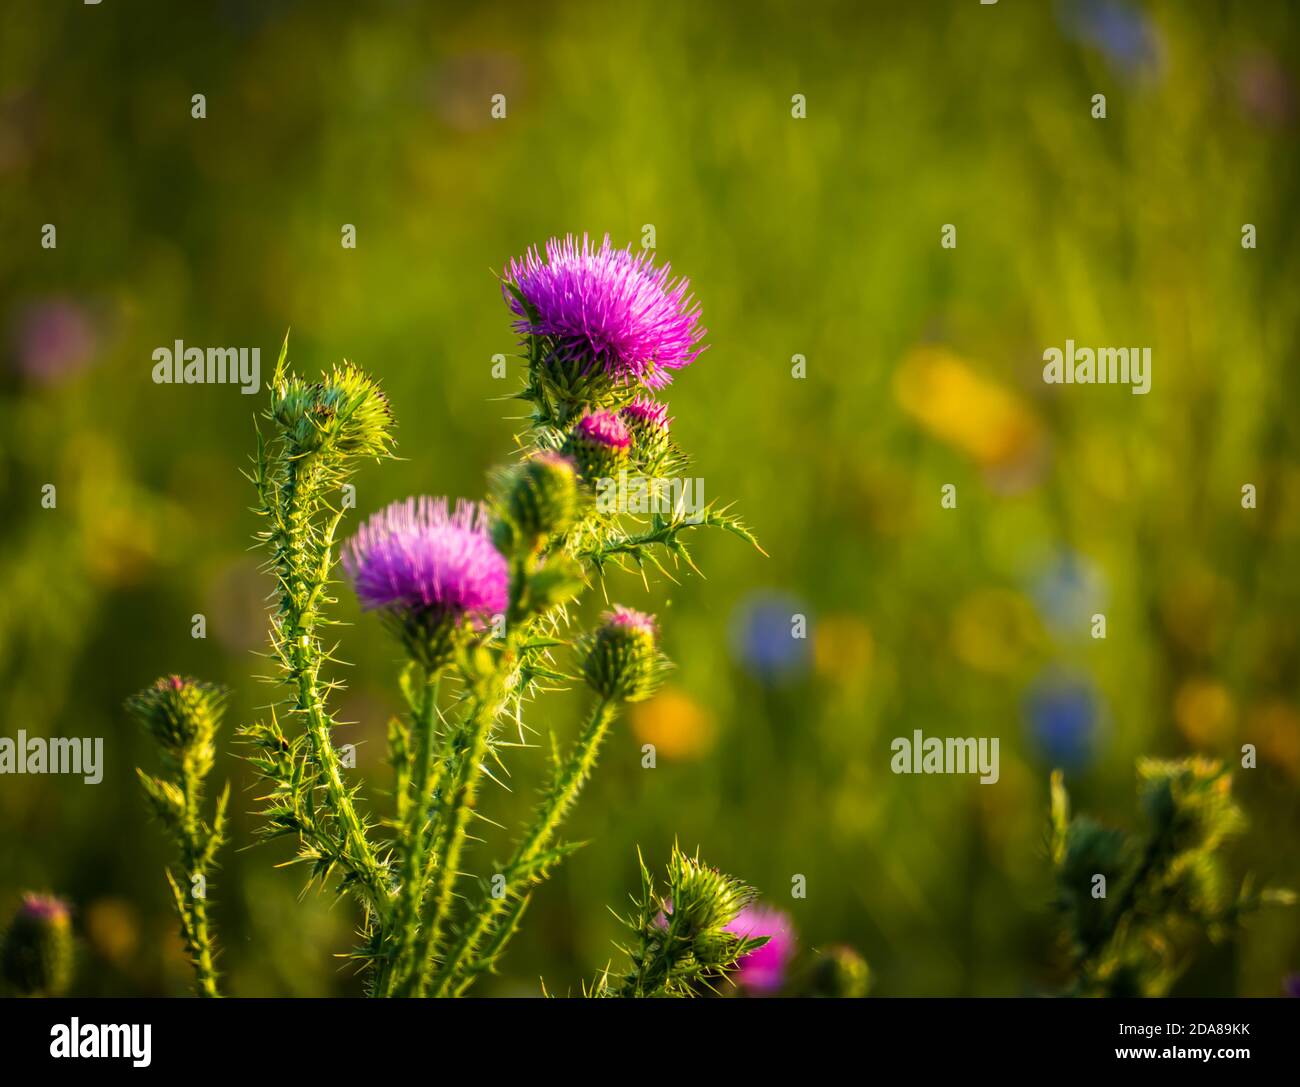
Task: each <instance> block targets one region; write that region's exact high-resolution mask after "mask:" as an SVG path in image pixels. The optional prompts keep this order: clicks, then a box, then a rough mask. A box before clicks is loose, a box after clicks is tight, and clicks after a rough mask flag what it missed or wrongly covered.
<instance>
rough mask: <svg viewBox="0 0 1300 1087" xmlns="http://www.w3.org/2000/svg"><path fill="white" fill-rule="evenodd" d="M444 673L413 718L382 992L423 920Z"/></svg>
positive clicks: (405, 960)
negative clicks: (414, 747) (413, 746)
mask: <svg viewBox="0 0 1300 1087" xmlns="http://www.w3.org/2000/svg"><path fill="white" fill-rule="evenodd" d="M440 687H441V673H435V674H433V675H427V674H426V675H425V676H424V677H423V682H422V684H421V688H420V702H419V705H418V706H417V707H416V712H415V717H414V721H413V724H414V726H415V732H416V737H417V739H418V740H419V745H420V747H419V752H418V757H417V760H416V763H415V773H414V776H413V777H412V779H411V797H410V801H409V804H410V806H409V808H408V809H407V814H406V820H405V822H404V825H403V826H402V828H401V841H402V843H403V847H404V853H403V858H402V882H401V887H400V889H399V891H398V900H397V906H396V911H395V917H394V921H393V931H394V933H395V934H396V940H397V945H396V947H395V948H394V949H393V951H392V954H391V955H390V956H389V958H388V959H386V960H385V962H384V965H383V968H382V971H381V976H380V983H379V992H381V993H383V994H384V995H391V993H392V986H393V983H394V980H395V979H397V978H400V977H403V976H404V975H405V974H406V973H407V972H408V971H409V970H410V969H411V965H410V962H409V956H410V953H411V951H412V948H413V946H414V944H415V939H416V936H415V929H416V926H417V924H418V922H419V915H420V903H421V901H422V899H423V897H424V888H425V876H426V867H425V851H426V849H431V846H432V843H431V842H429V840H428V838H429V835H428V830H429V828H428V826H427V824H428V820H429V807H430V804H431V802H432V800H433V793H434V790H435V789H436V788H437V786H438V782H439V780H440V779H441V776H442V767H443V766H444V765H445V763H444V762H439V763H438V764H437V766H436V767H435V765H434V758H433V749H434V743H435V739H436V737H435V730H434V718H435V717H436V715H437V708H438V691H439V689H440Z"/></svg>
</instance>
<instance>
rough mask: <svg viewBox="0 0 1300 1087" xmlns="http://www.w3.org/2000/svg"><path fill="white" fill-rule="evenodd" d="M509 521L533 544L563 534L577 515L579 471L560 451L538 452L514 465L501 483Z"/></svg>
mask: <svg viewBox="0 0 1300 1087" xmlns="http://www.w3.org/2000/svg"><path fill="white" fill-rule="evenodd" d="M503 490H504V506H505V510H506V513H507V515H508V516H509V517H510V520H511V522H512V523H513V524H514V526H515V527H516V528H517V529H518V530H519V532H520V534H521V535H522V536H523V537H524V538H525V539H526V540H528V541H530V542H531V543H532V545H533V546H536V545H537V544H539V543H541V542H542V541H543V540H545V539H546V538H547V537H549V536H559V535H563V534H564V533H565V532H567V531H568V529H569V527H570V526H571V525H572V524H573V522H574V520H575V519H576V518H577V516H578V505H579V491H578V473H577V468H576V466H575V465H574V463H573V461H572V460H570V459H569V458H568V457H565V456H562V455H561V454H559V453H551V452H543V453H537V454H535V455H534V456H532V457H529V458H528V460H526V461H524V462H523V463H522V464H520V465H519V466H518V467H517V468H515V469H513V470H512V471H511V472H510V473H508V475H507V476H506V478H505V480H504V483H503Z"/></svg>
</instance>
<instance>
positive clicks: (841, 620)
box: [812, 615, 876, 683]
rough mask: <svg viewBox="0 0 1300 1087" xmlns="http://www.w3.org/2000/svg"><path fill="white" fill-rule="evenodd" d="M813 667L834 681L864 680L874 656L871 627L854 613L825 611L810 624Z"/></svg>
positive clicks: (874, 644) (874, 646) (874, 648)
mask: <svg viewBox="0 0 1300 1087" xmlns="http://www.w3.org/2000/svg"><path fill="white" fill-rule="evenodd" d="M812 650H813V668H814V669H816V671H817V674H818V675H819V676H823V677H825V678H826V679H830V680H834V681H835V682H836V683H850V682H852V681H854V680H859V681H860V680H864V679H866V677H867V673H868V671H869V670H870V668H871V661H872V658H873V657H874V656H875V650H876V642H875V639H874V638H872V636H871V629H870V628H869V627H868V626H867V624H866V623H864V622H863V621H862V620H861V619H859V618H858V617H857V616H855V615H827V616H823V617H822V618H820V619H818V620H817V623H816V625H815V626H814V627H813V645H812Z"/></svg>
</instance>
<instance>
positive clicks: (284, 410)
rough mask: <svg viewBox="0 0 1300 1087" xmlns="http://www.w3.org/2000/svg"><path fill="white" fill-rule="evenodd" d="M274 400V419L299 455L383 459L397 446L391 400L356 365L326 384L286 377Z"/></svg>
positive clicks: (339, 371)
mask: <svg viewBox="0 0 1300 1087" xmlns="http://www.w3.org/2000/svg"><path fill="white" fill-rule="evenodd" d="M271 396H272V399H271V415H272V416H273V417H274V419H275V420H276V422H278V423H279V424H280V426H281V427H283V428H284V431H285V434H286V436H287V437H288V439H289V442H290V444H291V445H292V446H293V447H294V448H295V449H296V450H298V451H299V452H302V453H314V452H333V453H336V454H338V455H340V456H348V457H354V456H360V457H371V456H373V457H380V456H384V455H385V454H386V453H388V451H389V449H390V448H391V446H392V441H393V436H392V431H393V410H392V407H391V406H390V405H389V403H388V397H387V396H386V395H384V391H383V390H382V389H381V388H380V387H379V385H378V383H376V382H375V381H374V379H373V378H371V377H369V376H368V375H366V374H365V373H363V372H362V371H361V370H359V369H357V368H356V367H355V366H353V365H352V364H351V363H344V364H343V365H342V366H336V367H335V368H334V369H333V371H332V372H331V373H330V374H328V375H326V376H325V377H324V378H323V379H322V380H321V381H314V382H306V381H303V380H302V379H301V378H299V377H297V376H293V375H289V376H285V377H284V378H283V379H282V380H281V382H280V383H279V385H277V386H276V387H275V388H274V389H273V391H272V394H271Z"/></svg>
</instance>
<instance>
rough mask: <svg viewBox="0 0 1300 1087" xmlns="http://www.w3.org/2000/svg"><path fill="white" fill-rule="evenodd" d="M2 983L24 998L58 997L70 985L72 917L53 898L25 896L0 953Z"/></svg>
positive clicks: (60, 903)
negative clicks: (2, 972) (4, 982)
mask: <svg viewBox="0 0 1300 1087" xmlns="http://www.w3.org/2000/svg"><path fill="white" fill-rule="evenodd" d="M0 965H2V967H3V971H4V977H5V981H7V982H8V983H9V985H10V986H11V987H12V988H13V989H14V990H15V991H16V992H18V993H20V994H21V995H23V996H58V995H60V994H61V993H63V992H64V991H65V990H66V989H67V987H68V985H69V983H70V982H71V981H72V917H71V913H70V911H69V910H68V907H67V905H66V904H65V903H64V902H62V901H60V900H59V899H57V898H55V897H53V896H52V895H38V894H25V895H23V899H22V902H21V903H20V904H19V907H18V912H17V913H16V914H15V915H14V918H13V921H12V922H10V925H9V929H8V931H7V932H6V933H5V937H4V946H3V949H2V950H0Z"/></svg>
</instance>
